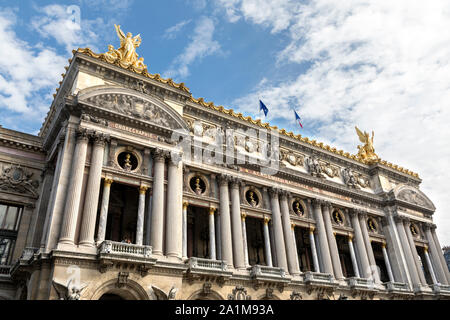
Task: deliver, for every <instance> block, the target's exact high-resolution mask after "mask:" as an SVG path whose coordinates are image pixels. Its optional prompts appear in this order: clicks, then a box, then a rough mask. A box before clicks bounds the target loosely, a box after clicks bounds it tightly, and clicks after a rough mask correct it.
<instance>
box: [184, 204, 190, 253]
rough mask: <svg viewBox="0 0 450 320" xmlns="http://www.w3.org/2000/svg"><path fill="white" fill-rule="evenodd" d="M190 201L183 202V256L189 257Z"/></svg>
mask: <svg viewBox="0 0 450 320" xmlns="http://www.w3.org/2000/svg"><path fill="white" fill-rule="evenodd" d="M188 205H189V202H187V201H185V202H183V258H187V208H188Z"/></svg>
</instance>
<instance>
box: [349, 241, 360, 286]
mask: <svg viewBox="0 0 450 320" xmlns="http://www.w3.org/2000/svg"><path fill="white" fill-rule="evenodd" d="M348 246H349V248H350V258H351V259H352V266H353V271H354V272H355V277H357V278H361V275H360V273H359V269H358V262H357V261H356V255H355V248H354V247H353V236H352V235H349V236H348Z"/></svg>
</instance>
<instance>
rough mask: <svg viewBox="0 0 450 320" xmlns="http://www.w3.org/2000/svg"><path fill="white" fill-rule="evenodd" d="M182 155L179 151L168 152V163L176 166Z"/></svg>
mask: <svg viewBox="0 0 450 320" xmlns="http://www.w3.org/2000/svg"><path fill="white" fill-rule="evenodd" d="M182 157H183V155H182V153H181V152H174V151H172V152H170V154H169V155H168V158H169V165H171V166H175V167H178V165H179V164H180V162H181V160H182Z"/></svg>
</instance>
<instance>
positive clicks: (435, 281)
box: [423, 246, 438, 284]
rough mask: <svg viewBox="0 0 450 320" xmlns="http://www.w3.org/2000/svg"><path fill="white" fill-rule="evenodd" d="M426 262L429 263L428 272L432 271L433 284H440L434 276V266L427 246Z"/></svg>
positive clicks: (425, 252) (425, 250)
mask: <svg viewBox="0 0 450 320" xmlns="http://www.w3.org/2000/svg"><path fill="white" fill-rule="evenodd" d="M423 252H424V255H425V260H426V262H427V266H428V270H429V271H430V275H431V279H432V281H433V284H438V281H437V279H436V275H435V274H434V269H433V264H432V263H431V260H430V256H429V255H428V247H427V246H425V248H424V250H423Z"/></svg>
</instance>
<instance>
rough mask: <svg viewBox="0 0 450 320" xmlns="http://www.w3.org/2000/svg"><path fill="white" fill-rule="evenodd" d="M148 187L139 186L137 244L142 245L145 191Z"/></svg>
mask: <svg viewBox="0 0 450 320" xmlns="http://www.w3.org/2000/svg"><path fill="white" fill-rule="evenodd" d="M147 189H148V187H146V186H140V187H139V204H138V212H137V223H136V244H137V245H140V246H142V244H143V243H144V213H145V193H146V192H147Z"/></svg>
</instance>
